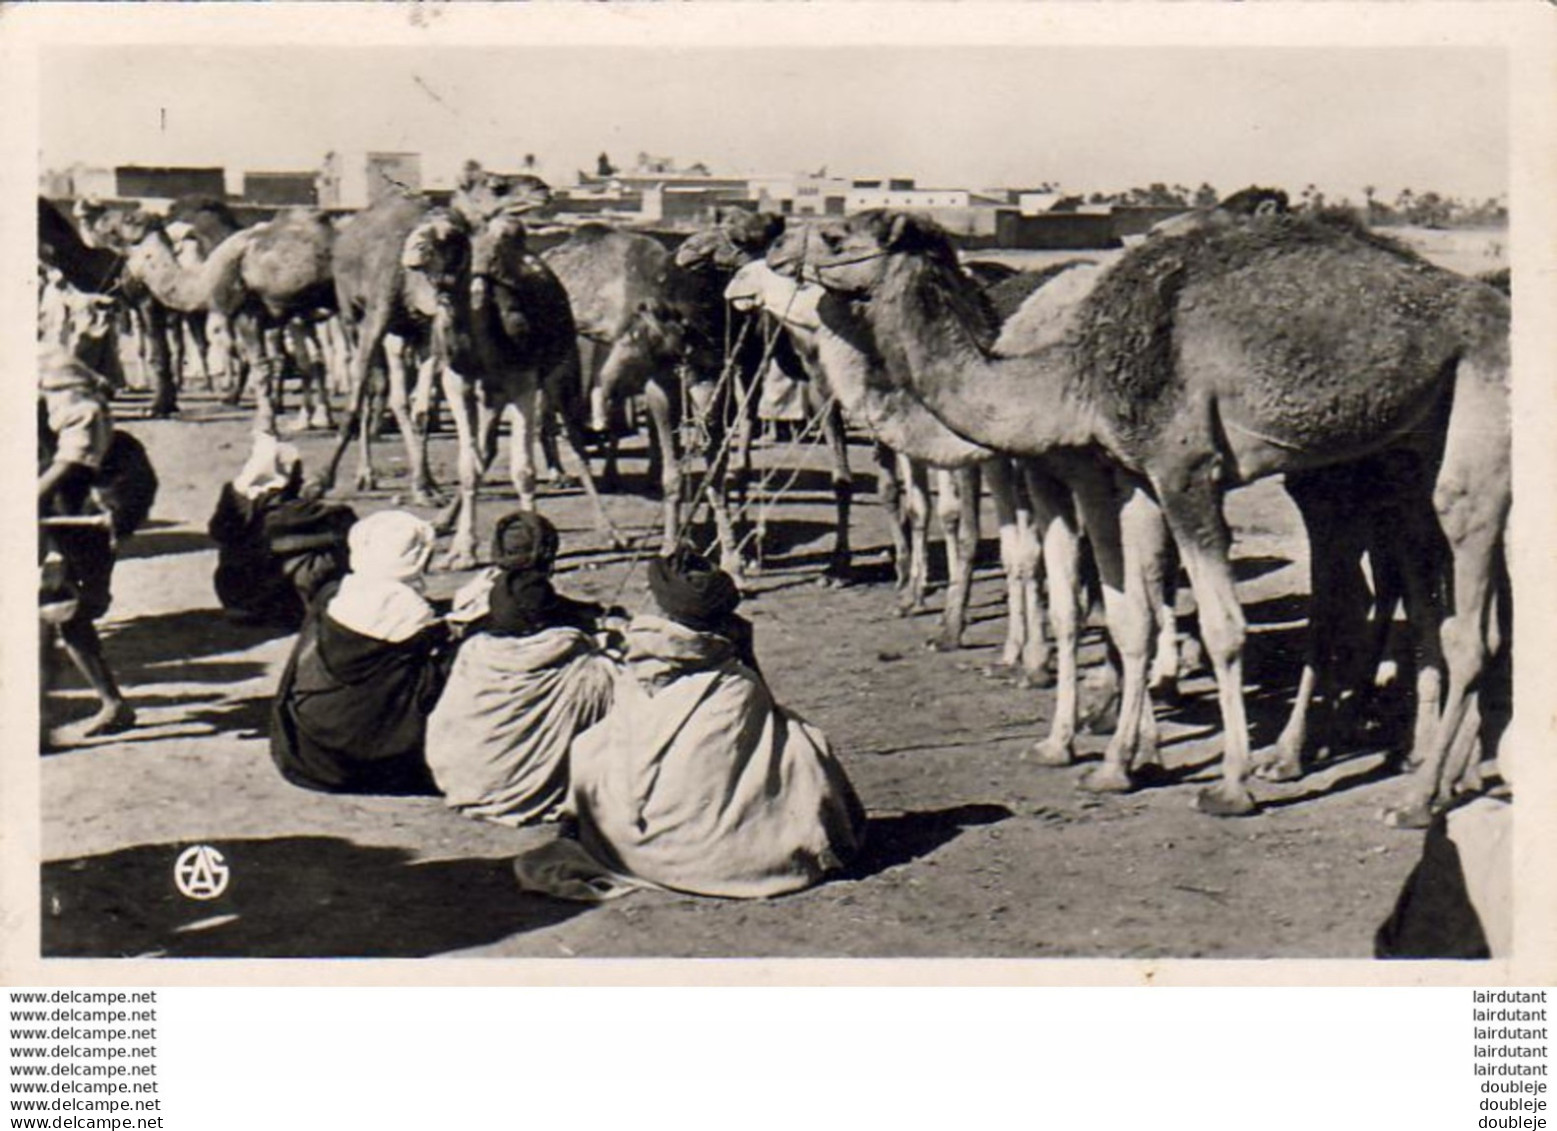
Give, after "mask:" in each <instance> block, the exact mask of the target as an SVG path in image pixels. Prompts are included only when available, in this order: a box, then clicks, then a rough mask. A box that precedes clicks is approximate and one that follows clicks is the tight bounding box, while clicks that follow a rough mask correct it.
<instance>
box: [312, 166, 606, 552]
mask: <svg viewBox="0 0 1557 1131" xmlns="http://www.w3.org/2000/svg"><path fill="white" fill-rule="evenodd" d="M550 198H551V192H550V189H549V188H548V187H547V186H546V184H545V183H544V182H543V181H541V180H539V179H538V178H536V177H532V176H528V175H519V176H504V175H501V174H496V173H490V172H487V171H485V170H483V169H482V168H481V167H480V166H479V165H477V164H475V163H473V162H472V163H468V164H467V165H466V167H465V170H464V171H463V173H462V175H461V179H460V182H459V186H458V189H457V191H456V194H455V197H454V201H453V206H452V208H450V209H437V208H434V207H433V206H432V205H431V204H430V203H429V202H428V201H427V200H425V199H424V198H421V197H415V196H395V197H389V198H386V199H385V200H383V201H380V202H379V203H377V204H375V205H372V206H370V207H369V208H367V209H364V210H363V211H362V212H360V213H358V214H357V215H356V216H354V217H353V218H352V219H351V220H349V221H347V222H346V223H345V224H344V225H342V227H341V230H340V233H339V236H338V240H337V243H336V254H335V285H336V291H337V294H338V300H339V306H340V310H341V315H342V324H343V326H344V327H345V328H346V330H347V334H348V338H349V339H350V340H351V351H350V352H351V389H352V392H351V402H350V411H349V413H348V415H347V418H346V419H345V420H344V421H343V423H342V426H341V432H340V438H339V439H338V440H337V442H336V446H335V449H334V451H333V453H332V455H331V458H330V460H329V461H328V463H327V465H326V467H325V468H324V469H323V471H322V473H321V475H320V476H319V478H318V479H317V480H316V482H315V485H314V488H313V489H314V490H320V489H327V488H328V487H329V486H330V485H331V484H333V483H334V480H335V476H336V473H337V470H338V468H339V464H340V459H341V456H342V454H343V453H344V451H345V449H346V446H347V445H348V444H349V443H350V441H351V435H352V433H353V432H354V431H357V430H359V429H360V428H362V425H363V423H364V415H363V408H364V403H365V398H366V395H367V390H368V381H369V376H370V372H371V369H372V367H373V365H374V363H375V361H376V360H377V357H378V355H379V354H380V353H381V351H382V350H383V348H384V343H385V340H386V337H387V336H388V335H391V334H394V335H396V336H398V337H399V338H401V339H404V340H408V341H411V342H413V343H417V344H419V345H422V346H424V347H425V348H426V349H427V350H428V351H430V352H431V354H432V357H433V364H434V365H435V366H436V367H437V369H438V370H439V371H440V372H441V374H442V378H443V383H444V390H445V393H446V394H447V396H448V399H449V401H450V403H451V405H452V406H453V410H454V415H455V424H456V428H457V431H458V434H459V469H460V470H459V475H460V490H459V494H458V495H457V496H456V497H455V499H454V500H453V502H452V503H451V505H450V508H449V510H448V511H446V512H445V514H444V515H443V516H442V519H441V525H442V526H444V527H445V528H449V527H453V528H454V530H455V537H454V541H453V544H452V546H451V547H450V550H449V554H448V556H447V558H446V559H445V561H446V564H447V565H448V566H449V567H450V568H455V569H459V568H466V567H468V566H470V565H473V564H474V563H475V495H476V489H477V485H478V484H479V482H480V479H481V476H482V474H483V473H484V471H485V469H486V466H487V464H488V463H489V462H490V460H491V458H492V456H493V454H494V443H495V439H496V427H497V424H498V422H499V421H500V420H501V419H502V417H503V415H504V412H505V410H506V409H508V408H510V407H512V408H513V409H514V412H513V413H512V414H510V415H511V417H512V428H513V432H512V443H511V447H510V470H511V474H512V477H513V482H514V488H515V490H516V492H517V493H518V495H519V502H520V505H521V506H523V507H525V508H527V509H534V506H535V472H534V452H533V447H534V440H535V426H536V423H537V416H538V411H539V410H538V397H539V394H540V390H541V388H542V386H543V385H545V386H546V387H547V388H548V389H555V394H554V395H553V397H552V398H551V400H552V403H553V405H555V406H556V407H557V408H559V409H560V410H562V411H563V412H564V414H565V415H567V414H569V412H570V411H575V412H576V405H575V403H574V402H575V401H576V397H570V396H569V395H568V392H567V387H568V386H569V385H570V384H571V385H572V386H574V387H575V388H576V387H577V385H578V379H577V353H576V348H575V347H574V346H573V343H572V342H571V340H570V341H569V342H568V347H567V348H566V349H564V348H562V347H560V346H558V345H557V344H556V337H557V334H558V333H559V332H560V331H559V328H560V329H561V330H565V331H566V336H567V337H568V338H569V339H571V336H572V334H573V325H572V318H571V315H570V313H569V311H568V309H567V302H566V295H565V294H564V293H563V292H562V290H561V286H560V284H558V283H557V282H556V279H555V276H553V275H552V274H551V273H550V272H549V271H547V270H546V269H545V267H544V266H543V265H542V264H541V263H540V262H539V260H537V259H535V258H534V257H531V256H529V255H528V254H527V253H526V252H525V250H524V242H523V227H522V224H521V223H519V221H518V217H519V215H521V214H522V213H524V212H527V211H530V210H533V209H535V208H538V207H542V206H544V205H545V204H547V203H548V202H549V201H550ZM397 372H403V370H402V369H401V368H400V367H391V369H390V373H391V377H392V378H393V377H394V375H395V374H396V373H397ZM467 375H468V376H467ZM389 405H390V409H391V411H392V412H393V413H394V414H395V418H396V421H397V423H398V424H399V426H400V429H401V432H402V434H403V435H404V436H405V437H406V442H407V451H408V457H409V463H410V470H411V480H412V490H413V492H414V493H415V497H416V498H417V499H418V501H421V502H428V501H430V496H431V483H430V481H429V479H428V476H427V470H426V459H425V452H424V451H423V449H422V446H421V444H420V443H419V442H417V440H416V439H415V436H416V433H417V429H416V428H415V426H414V424H413V422H412V420H411V416H410V412H409V405H408V396H407V389H406V387H405V381H404V379H403V378H401V379H398V380H392V381H391V387H390V390H389ZM570 423H571V421H570ZM572 435H574V436H576V435H577V433H576V431H574V432H573V433H572ZM574 455H575V459H577V460H578V461H579V462H580V465H581V468H582V472H583V480H584V485H585V489H586V491H587V492H588V493H589V494H590V496H591V499H592V500H593V501H594V504H595V508H596V514H597V519H598V521H599V524H600V526H601V528H602V529H603V530H605V531H607V532H608V533H609V534H610V535H611V537H612V539H613V541H617V542H619V541H620V539H619V538H618V536H617V535H616V532H615V530H614V528H612V527H611V524H610V521H609V519H607V518H606V516H605V513H604V510H603V509H602V508H601V506H600V502H599V498H598V496H597V495H596V494H595V491H594V483H593V480H592V478H591V476H590V474H589V468H588V465H587V464H584V463H583V460H582V457H581V456H580V455H579V454H578V452H577V448H576V445H575V452H574ZM364 474H365V475H367V476H371V469H365V470H364V471H362V472H359V482H361V481H363V476H364Z"/></svg>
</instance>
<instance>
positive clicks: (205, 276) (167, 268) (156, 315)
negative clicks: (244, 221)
mask: <svg viewBox="0 0 1557 1131" xmlns="http://www.w3.org/2000/svg"><path fill="white" fill-rule="evenodd" d="M86 215H87V216H88V218H90V219H91V221H92V223H93V225H94V226H93V230H94V232H96V233H97V234H98V236H99V237H100V238H103V239H105V240H107V241H109V242H110V243H111V244H117V245H119V246H120V247H121V248H122V249H123V251H124V254H125V258H126V264H125V269H124V275H125V277H126V279H128V280H132V281H133V282H134V284H136V287H137V290H136V291H135V292H133V293H137V294H139V293H143V294H144V296H145V300H144V301H141V300H139V299H137V307H138V309H139V310H140V312H141V316H142V319H143V325H144V326H145V327H146V329H147V333H148V337H149V341H150V344H151V349H152V351H153V357H154V358H155V357H157V356H158V351H159V350H165V344H166V342H165V337H164V331H165V319H166V312H167V311H175V312H178V313H180V314H197V313H203V312H206V311H211V312H215V313H218V314H220V315H222V316H223V317H224V318H226V320H227V322H228V324H229V325H230V326H231V327H232V329H233V332H234V333H235V335H236V336H237V338H238V341H239V343H240V345H241V347H242V351H243V353H244V355H245V360H246V362H247V363H248V364H249V365H250V366H253V367H257V368H258V369H259V370H260V372H261V379H260V380H259V381H258V382H257V383H256V386H255V400H256V406H257V422H256V427H258V428H260V429H261V430H263V431H273V430H274V428H275V405H274V397H275V396H276V394H277V393H278V392H279V389H280V378H281V376H282V367H283V365H284V364H285V353H286V351H285V347H284V338H283V334H284V333H285V332H286V328H287V327H288V325H289V324H290V323H294V322H295V321H296V320H298V319H307V320H317V319H318V318H319V317H322V316H326V315H328V313H329V312H330V311H332V310H333V309H334V305H335V295H334V288H333V283H332V279H331V247H332V244H333V243H334V231H333V229H332V228H331V226H330V224H329V221H328V220H327V219H326V218H325V217H324V215H323V214H322V213H320V212H317V211H313V210H310V209H295V210H292V211H289V212H285V213H283V214H282V215H280V216H277V217H276V218H275V219H273V220H270V221H267V222H266V223H263V224H258V225H255V226H254V227H252V228H243V229H237V230H234V231H231V232H230V233H229V235H228V236H227V238H225V239H224V240H222V241H221V242H220V243H219V244H217V245H216V246H215V247H214V248H212V250H211V252H210V254H209V256H207V257H206V258H204V259H203V260H200V261H197V262H194V263H193V264H191V263H190V262H188V261H187V260H185V261H181V259H180V256H179V248H178V247H177V246H176V245H175V242H174V240H173V238H172V237H171V236H170V235H169V233H168V225H167V224H166V223H165V222H164V221H163V220H162V218H160V217H158V216H155V215H153V214H151V213H149V212H146V211H144V210H140V209H136V210H133V211H130V212H118V211H116V210H108V211H101V212H99V211H96V210H93V209H91V208H90V207H89V208H88V209H87V210H86ZM159 343H161V344H159ZM300 360H302V359H301V358H300ZM158 364H160V363H155V362H154V366H153V368H154V369H157V365H158ZM304 365H305V366H306V368H305V372H306V373H308V376H307V377H305V381H304V388H305V397H307V396H308V395H309V394H308V391H309V390H313V389H317V390H318V391H319V394H320V396H321V397H322V394H323V376H322V373H321V372H319V371H318V370H317V369H316V368H315V367H314V366H313V365H311V364H309V363H308V362H306V361H304ZM158 371H159V372H160V370H158ZM305 407H306V406H305Z"/></svg>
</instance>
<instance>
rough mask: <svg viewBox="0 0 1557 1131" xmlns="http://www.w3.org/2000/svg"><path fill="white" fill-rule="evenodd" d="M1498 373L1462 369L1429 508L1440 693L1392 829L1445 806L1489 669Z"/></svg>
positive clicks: (1502, 466) (1504, 458) (1498, 463)
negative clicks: (1438, 613)
mask: <svg viewBox="0 0 1557 1131" xmlns="http://www.w3.org/2000/svg"><path fill="white" fill-rule="evenodd" d="M1501 376H1502V375H1501V373H1499V372H1498V371H1496V370H1493V369H1492V368H1491V367H1490V366H1487V365H1486V364H1485V363H1482V362H1478V361H1475V360H1471V359H1467V360H1465V361H1462V362H1461V363H1460V372H1459V374H1458V375H1457V378H1456V382H1455V390H1454V408H1453V411H1452V412H1451V414H1450V418H1449V431H1448V437H1447V440H1446V442H1445V446H1444V456H1443V463H1442V466H1441V467H1440V469H1439V473H1438V479H1437V482H1436V483H1435V484H1434V488H1433V509H1434V510H1435V511H1436V512H1437V513H1438V521H1439V526H1440V527H1441V529H1442V530H1443V533H1444V537H1445V538H1446V539H1447V540H1448V543H1449V547H1450V551H1451V553H1452V555H1453V565H1452V576H1453V588H1452V597H1451V605H1450V608H1449V610H1448V615H1447V616H1445V617H1444V618H1443V622H1442V625H1441V626H1440V629H1439V635H1440V639H1441V640H1442V642H1443V655H1444V662H1445V668H1446V673H1445V681H1444V682H1445V693H1444V701H1443V706H1442V711H1441V713H1440V715H1439V719H1438V726H1437V728H1436V732H1435V734H1434V736H1433V741H1432V743H1431V744H1430V745H1429V747H1428V749H1427V751H1426V755H1425V757H1424V758H1423V761H1422V765H1421V766H1420V767H1419V768H1418V770H1417V772H1416V773H1415V775H1414V776H1413V778H1412V781H1411V785H1410V787H1409V789H1408V791H1407V795H1406V801H1405V803H1404V804H1403V805H1401V806H1398V807H1396V808H1393V809H1389V810H1387V811H1386V812H1385V814H1384V819H1385V821H1386V823H1388V824H1391V825H1394V826H1396V827H1403V828H1419V827H1422V826H1424V825H1426V824H1427V822H1428V821H1429V819H1430V818H1431V813H1432V809H1433V807H1434V805H1435V804H1436V803H1439V802H1442V801H1445V800H1447V798H1446V797H1445V796H1444V791H1443V789H1442V783H1443V782H1444V781H1445V779H1446V776H1447V775H1446V773H1445V771H1446V768H1447V765H1448V764H1449V763H1451V761H1452V760H1453V758H1452V757H1451V756H1452V754H1453V750H1454V746H1455V742H1456V739H1457V737H1458V735H1459V734H1460V730H1461V727H1462V726H1464V725H1465V723H1466V719H1467V715H1468V714H1469V713H1471V712H1472V711H1473V710H1474V709H1475V708H1476V706H1477V705H1476V703H1475V696H1476V693H1477V690H1478V684H1479V681H1480V679H1481V676H1482V672H1483V669H1484V668H1485V666H1486V661H1487V655H1488V634H1489V633H1490V632H1492V631H1494V629H1493V617H1492V613H1493V611H1494V603H1493V582H1494V580H1495V575H1496V571H1497V568H1498V554H1499V552H1500V550H1501V549H1502V543H1503V538H1504V533H1505V528H1506V524H1507V522H1508V514H1509V506H1510V480H1509V474H1510V473H1509V452H1508V446H1507V445H1506V444H1503V445H1500V444H1496V443H1489V442H1488V441H1487V437H1488V436H1495V435H1497V434H1498V432H1499V430H1503V431H1506V429H1507V427H1508V393H1507V389H1506V388H1505V387H1504V386H1503V385H1502V383H1501V380H1500V378H1501Z"/></svg>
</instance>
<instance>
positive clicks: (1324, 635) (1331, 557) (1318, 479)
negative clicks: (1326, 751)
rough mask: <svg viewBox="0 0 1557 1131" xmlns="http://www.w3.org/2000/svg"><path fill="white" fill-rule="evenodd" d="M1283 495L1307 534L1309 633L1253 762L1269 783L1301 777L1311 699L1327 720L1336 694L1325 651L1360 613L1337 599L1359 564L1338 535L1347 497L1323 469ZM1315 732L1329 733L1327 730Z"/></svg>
mask: <svg viewBox="0 0 1557 1131" xmlns="http://www.w3.org/2000/svg"><path fill="white" fill-rule="evenodd" d="M1342 470H1343V472H1344V471H1350V468H1343V469H1342ZM1287 494H1288V495H1289V496H1291V498H1292V501H1293V502H1294V503H1295V504H1296V505H1297V508H1298V513H1299V514H1300V515H1301V516H1302V519H1303V527H1304V530H1305V531H1306V532H1307V534H1308V562H1309V565H1308V578H1309V583H1308V592H1309V612H1308V630H1307V639H1306V641H1305V646H1304V659H1303V672H1302V675H1301V676H1300V677H1299V678H1298V689H1297V694H1296V695H1295V696H1294V697H1293V700H1292V711H1291V713H1290V714H1289V715H1288V716H1287V722H1286V725H1285V726H1284V727H1282V730H1281V734H1280V735H1279V736H1278V737H1277V739H1276V742H1275V744H1274V745H1273V746H1271V748H1270V749H1269V750H1266V751H1262V752H1261V753H1260V755H1259V756H1258V757H1257V758H1256V760H1255V763H1256V769H1255V772H1256V774H1257V775H1258V776H1259V777H1261V778H1264V779H1266V780H1268V781H1296V780H1297V779H1298V778H1300V777H1302V776H1303V766H1304V761H1305V759H1306V757H1307V756H1308V754H1309V748H1310V745H1311V743H1312V741H1313V739H1314V733H1315V729H1316V728H1315V727H1314V726H1313V723H1312V718H1313V715H1314V702H1315V699H1316V697H1317V696H1319V695H1321V694H1322V695H1324V696H1325V699H1326V706H1325V709H1324V711H1323V714H1324V715H1326V716H1328V715H1330V714H1331V713H1332V712H1331V710H1330V708H1331V707H1332V706H1333V702H1332V701H1333V699H1334V697H1335V694H1336V680H1335V678H1334V676H1335V664H1334V663H1332V662H1330V660H1331V658H1332V657H1330V656H1329V655H1328V652H1329V651H1330V650H1332V649H1333V647H1334V641H1335V634H1336V633H1337V632H1340V631H1344V630H1345V629H1346V628H1347V627H1348V625H1347V621H1348V620H1349V619H1352V618H1353V617H1354V616H1355V615H1356V614H1357V612H1358V610H1357V609H1356V608H1354V607H1352V608H1342V604H1343V603H1342V601H1341V600H1340V598H1341V595H1342V594H1341V590H1342V589H1344V590H1345V591H1346V592H1347V593H1348V594H1350V593H1351V592H1352V590H1353V589H1354V588H1355V586H1354V585H1351V584H1344V583H1345V582H1346V581H1347V580H1349V579H1350V578H1349V575H1351V574H1354V573H1356V565H1357V563H1356V561H1355V560H1354V559H1353V558H1352V557H1351V555H1350V550H1351V547H1350V546H1349V545H1348V541H1349V540H1348V539H1345V538H1343V537H1342V532H1341V530H1340V528H1341V527H1342V526H1344V525H1345V524H1346V523H1347V521H1348V518H1347V516H1346V515H1345V514H1343V513H1342V510H1341V508H1342V506H1343V504H1344V503H1346V502H1348V501H1350V500H1349V495H1350V492H1346V491H1345V490H1344V486H1343V483H1342V481H1341V480H1340V479H1338V478H1337V476H1336V475H1335V474H1334V473H1333V471H1332V469H1328V468H1326V469H1322V470H1320V471H1313V472H1307V473H1300V474H1293V475H1289V476H1287ZM1352 505H1355V504H1352ZM1357 521H1366V518H1363V519H1358V520H1357ZM1351 604H1352V605H1355V602H1351ZM1326 721H1327V722H1328V719H1327V720H1326ZM1317 729H1318V730H1321V731H1326V732H1327V731H1328V729H1329V728H1328V726H1321V727H1319V728H1317Z"/></svg>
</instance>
